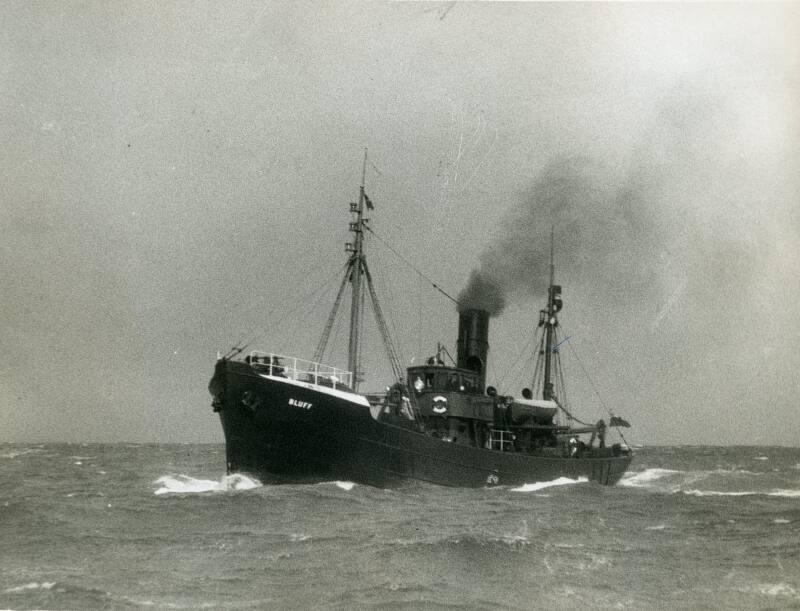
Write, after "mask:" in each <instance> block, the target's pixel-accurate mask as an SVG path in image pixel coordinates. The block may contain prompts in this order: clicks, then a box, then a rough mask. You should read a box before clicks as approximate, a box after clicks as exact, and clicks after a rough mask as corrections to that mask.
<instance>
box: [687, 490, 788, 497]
mask: <svg viewBox="0 0 800 611" xmlns="http://www.w3.org/2000/svg"><path fill="white" fill-rule="evenodd" d="M680 492H682V493H683V494H686V495H689V496H782V497H786V498H800V490H737V491H732V492H725V491H721V490H681V491H680Z"/></svg>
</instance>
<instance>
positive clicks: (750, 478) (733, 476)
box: [619, 468, 800, 497]
mask: <svg viewBox="0 0 800 611" xmlns="http://www.w3.org/2000/svg"><path fill="white" fill-rule="evenodd" d="M769 476H770V474H768V473H758V472H754V471H748V470H747V469H722V468H717V469H711V470H707V471H678V470H675V469H661V468H650V469H644V470H643V471H637V472H633V473H626V474H625V475H624V476H623V478H622V480H620V482H619V485H620V486H626V487H629V488H642V489H645V490H651V491H653V492H662V493H668V494H677V493H683V494H688V495H690V496H753V495H767V496H785V497H796V496H800V490H793V489H783V488H779V487H777V486H776V487H774V488H772V489H769V490H767V489H765V490H758V488H759V487H760V485H759V484H756V480H758V482H759V483H760V484H761V485H763V481H764V478H765V477H769ZM773 482H774V484H776V483H778V482H777V481H775V480H774V478H773ZM754 484H755V485H754ZM774 484H773V485H774ZM778 485H780V484H778ZM726 488H732V489H729V490H726ZM765 488H766V486H765Z"/></svg>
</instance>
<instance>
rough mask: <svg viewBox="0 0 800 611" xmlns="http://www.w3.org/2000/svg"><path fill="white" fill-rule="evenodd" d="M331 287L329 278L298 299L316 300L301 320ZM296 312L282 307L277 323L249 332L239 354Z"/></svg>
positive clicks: (275, 308) (279, 326)
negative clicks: (247, 338) (248, 336)
mask: <svg viewBox="0 0 800 611" xmlns="http://www.w3.org/2000/svg"><path fill="white" fill-rule="evenodd" d="M346 266H347V263H345V265H343V266H342V267H341V269H342V270H344V268H345V267H346ZM338 277H339V274H337V275H336V276H334V277H333V278H335V279H338ZM332 287H333V281H332V279H331V278H330V277H329V279H328V281H327V282H322V283H321V284H318V285H316V286H314V288H313V289H312V290H311V291H309V292H308V293H306V295H304V296H303V297H302V298H301V299H300V301H301V303H307V302H308V301H309V300H310V299H313V298H314V297H316V300H315V301H314V302H313V304H312V306H311V309H310V311H309V312H307V313H306V314H305V315H304V316H302V318H306V317H307V316H308V314H310V312H311V311H313V310H314V309H315V308H316V307H317V306H318V305H319V304H320V302H321V301H322V298H323V297H324V296H325V295H326V293H327V292H328V291H330V290H331V288H332ZM279 307H281V306H276V307H274V308H273V309H272V310H271V311H270V314H269V316H271V315H272V314H273V313H274V312H275V310H277V309H278V308H279ZM296 312H297V310H293V309H292V308H290V307H284V312H283V314H282V315H281V316H280V317H279V318H278V320H277V321H273V322H271V323H270V325H269V326H268V327H267V326H261V327H260V329H259V328H258V327H257V328H256V329H254V331H252V332H251V335H250V338H249V340H248V341H247V342H246V343H245V344H244V345H243V346H242V347H241V348H240V349H239V352H241V351H242V350H244V349H245V348H247V347H248V346H250V345H251V344H254V343H255V342H257V341H261V340H262V339H263V338H264V337H265V336H266V334H267V332H268V331H267V329H280V328H281V325H282V323H283V321H284V319H285V318H286V316H288V315H289V314H290V313H296Z"/></svg>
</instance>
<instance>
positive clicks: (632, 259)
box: [0, 1, 800, 445]
mask: <svg viewBox="0 0 800 611" xmlns="http://www.w3.org/2000/svg"><path fill="white" fill-rule="evenodd" d="M0 24H1V25H0V56H1V57H2V61H0V93H1V94H2V95H0V106H1V107H2V109H1V110H0V139H1V140H2V143H3V146H2V147H0V173H2V180H1V181H0V185H2V188H0V321H1V324H0V345H2V348H3V350H2V353H0V441H12V442H15V441H16V442H38V441H68V442H116V441H140V442H165V443H166V442H221V441H222V439H223V438H222V432H221V427H220V425H219V421H218V419H217V418H216V415H215V414H213V413H212V410H211V406H210V403H211V401H210V396H209V395H208V392H207V383H208V379H209V378H210V376H211V374H212V372H213V367H214V362H215V360H216V357H217V352H218V351H221V352H222V353H225V352H227V351H228V349H229V348H230V347H231V346H233V345H234V344H235V343H237V342H239V341H242V340H252V344H251V345H252V347H254V348H255V347H258V348H261V349H263V350H268V351H274V352H279V353H283V354H292V355H297V356H299V357H304V358H310V357H311V355H312V354H313V353H314V349H315V347H316V345H317V341H318V339H319V337H320V335H321V333H322V329H323V326H324V324H325V320H326V318H327V316H328V312H329V309H330V307H331V305H332V303H333V300H334V296H335V294H336V289H337V288H338V284H339V282H340V280H341V274H342V273H343V266H344V264H345V262H346V254H345V252H344V244H345V242H346V241H347V240H348V239H349V235H348V231H347V228H348V222H349V221H350V218H349V216H350V214H349V202H351V201H353V200H354V199H355V198H356V197H357V196H358V186H359V184H360V181H361V173H362V161H363V156H364V150H365V149H367V150H368V163H367V172H366V176H365V179H366V180H365V182H366V191H367V193H368V194H369V196H370V198H371V200H372V201H373V202H374V203H375V210H374V212H371V213H370V216H371V226H372V228H373V229H374V232H375V236H370V237H369V238H368V240H367V245H366V248H367V258H368V262H369V265H370V268H371V271H372V273H373V275H374V277H375V282H376V285H377V290H378V292H379V294H380V295H381V296H382V305H383V310H384V313H385V314H386V315H387V318H388V319H389V326H390V327H391V328H392V329H393V330H394V331H395V341H396V342H397V345H398V348H399V352H400V353H401V355H402V358H403V362H404V364H405V365H408V364H411V363H419V362H420V361H421V359H424V358H425V357H427V356H429V355H431V354H433V352H434V351H435V349H436V344H437V342H442V343H443V344H445V345H446V346H448V347H449V349H450V352H451V353H453V354H454V353H455V339H456V337H455V336H456V331H457V314H456V311H455V308H454V306H453V303H452V302H451V301H449V300H448V299H447V298H446V297H444V296H443V295H442V294H441V293H439V292H438V291H437V290H436V289H435V288H433V287H432V285H431V284H430V282H428V280H426V279H425V278H423V277H422V276H420V275H419V274H418V273H417V271H418V272H421V273H422V274H424V275H425V276H426V277H427V278H428V279H430V280H432V281H433V282H435V283H436V284H438V285H439V286H440V287H441V288H442V289H443V290H445V292H447V293H448V294H450V295H453V296H455V295H458V294H460V293H461V291H462V290H463V289H464V288H465V287H466V286H467V284H468V281H469V279H470V277H471V275H472V276H474V275H478V276H482V277H487V278H491V279H492V282H494V283H495V284H496V285H497V286H499V287H500V288H501V290H502V291H503V296H504V305H505V307H504V309H503V310H502V311H501V312H498V313H497V315H496V316H494V317H493V318H492V320H491V323H490V345H491V347H490V363H489V370H488V371H489V382H490V383H491V382H495V384H496V385H497V386H498V387H499V388H500V389H501V392H504V393H506V394H512V395H515V394H516V395H518V394H519V392H520V389H521V388H522V387H523V386H525V385H528V383H529V382H527V380H529V378H530V375H532V371H531V370H530V368H529V364H530V357H531V355H530V351H531V344H530V338H531V336H532V334H533V333H534V331H535V329H536V322H537V320H538V311H539V309H540V308H541V307H542V299H543V297H544V287H545V286H546V281H547V264H548V260H547V259H548V252H549V234H550V229H551V227H552V228H553V232H554V235H555V263H556V277H557V281H558V283H560V284H561V285H562V286H563V298H564V309H563V310H562V312H561V314H560V320H561V324H562V332H563V333H564V337H566V336H569V337H570V339H569V340H568V341H569V343H568V346H569V350H567V351H564V352H563V353H562V358H563V360H564V365H565V367H566V372H565V375H566V377H567V380H568V386H569V396H568V400H569V403H570V406H571V408H572V411H574V412H575V413H576V414H579V415H582V416H584V417H585V418H587V419H597V418H599V417H604V416H605V417H607V412H608V411H609V410H611V411H613V412H614V413H616V414H617V415H620V416H623V417H625V418H626V419H627V420H629V421H630V422H631V423H632V425H633V428H631V429H630V430H629V431H626V438H627V440H628V441H629V442H630V443H641V444H757V445H762V444H781V445H795V444H796V443H797V434H798V431H800V410H798V408H797V406H798V397H800V376H798V375H797V371H798V370H800V309H798V307H797V305H796V304H797V303H798V301H799V300H800V282H798V277H800V111H798V109H797V99H798V94H800V69H799V68H800V6H798V5H796V4H789V3H787V4H769V3H752V4H749V3H735V4H734V3H731V4H726V3H715V4H703V3H690V4H678V3H671V4H656V3H644V4H634V3H621V4H602V3H588V4H587V3H528V2H521V3H508V4H507V3H461V2H457V3H435V2H426V3H411V2H408V3H405V2H403V3H381V2H370V3H352V2H327V3H325V2H314V3H308V2H268V3H249V2H237V3H227V2H226V3H215V2H207V3H205V2H159V3H155V2H135V3H119V2H60V3H47V2H27V1H23V2H14V1H9V2H3V3H2V4H0ZM376 236H377V237H376ZM396 253H397V254H396ZM415 269H416V270H417V271H415ZM342 318H346V317H342ZM372 328H373V330H372V331H370V330H369V328H368V329H367V331H366V334H367V337H366V341H365V346H364V350H363V365H364V369H365V376H366V382H365V384H364V385H363V387H364V389H365V390H369V389H380V388H382V387H383V386H384V385H385V384H388V383H390V382H391V378H390V372H391V370H390V368H389V365H388V363H386V362H385V359H384V358H383V351H382V348H381V345H380V341H379V337H378V333H377V331H376V330H374V326H373V327H372ZM345 335H346V324H345V322H344V321H343V320H341V319H340V320H339V321H337V323H336V324H335V325H334V328H333V332H332V334H331V337H332V341H333V344H334V347H332V348H331V350H330V352H329V353H327V354H326V361H331V362H332V363H333V364H337V365H339V366H342V367H344V366H345V365H346V357H345V355H344V346H345V345H346V337H345ZM337 346H341V347H337ZM573 356H575V358H573ZM571 358H572V360H570V359H571ZM581 365H582V366H581ZM526 366H527V367H526ZM584 370H585V371H584Z"/></svg>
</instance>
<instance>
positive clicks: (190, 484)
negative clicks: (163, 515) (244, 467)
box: [153, 473, 261, 494]
mask: <svg viewBox="0 0 800 611" xmlns="http://www.w3.org/2000/svg"><path fill="white" fill-rule="evenodd" d="M153 483H155V484H160V485H161V487H160V488H159V489H158V490H156V491H155V494H196V493H199V492H230V491H235V490H236V491H238V490H252V489H253V488H258V487H259V486H261V482H260V481H258V480H257V479H253V478H250V477H247V476H246V475H242V474H240V473H234V474H233V475H225V476H223V477H222V478H221V479H220V480H219V481H214V480H211V479H196V478H194V477H189V476H188V475H164V476H163V477H159V478H158V479H157V480H156V481H155V482H153Z"/></svg>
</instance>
